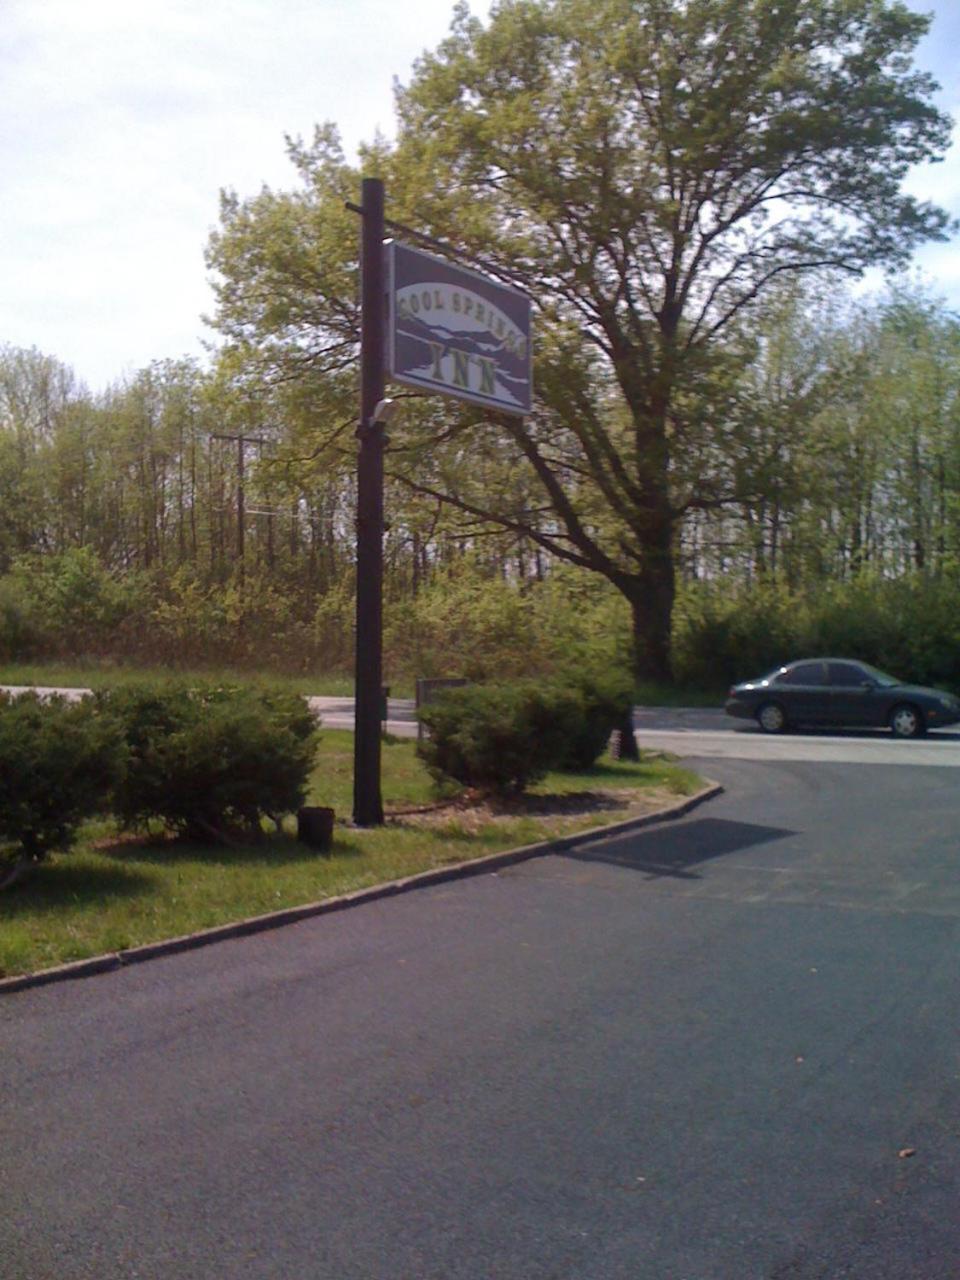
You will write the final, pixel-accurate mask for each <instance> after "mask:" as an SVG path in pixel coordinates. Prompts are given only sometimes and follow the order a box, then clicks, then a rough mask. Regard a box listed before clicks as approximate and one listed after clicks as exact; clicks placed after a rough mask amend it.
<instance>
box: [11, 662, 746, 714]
mask: <svg viewBox="0 0 960 1280" xmlns="http://www.w3.org/2000/svg"><path fill="white" fill-rule="evenodd" d="M171 678H176V679H190V678H195V679H197V680H220V681H223V682H224V683H228V684H251V683H254V684H255V683H258V682H259V681H261V680H262V681H264V682H265V683H269V684H271V685H275V686H279V687H280V688H284V689H289V690H290V691H291V692H293V693H302V694H315V695H317V696H321V697H346V698H352V697H353V679H352V677H350V676H348V675H343V674H336V673H334V674H328V675H321V674H317V675H284V674H282V673H279V672H277V673H274V672H270V673H268V674H266V675H260V674H257V673H253V672H250V671H242V670H236V669H232V668H229V667H225V668H214V667H209V668H206V667H205V668H196V669H184V670H179V669H171V668H170V667H134V666H127V665H125V664H122V663H114V662H97V661H93V660H91V661H89V662H73V663H55V662H53V663H42V662H0V685H4V684H13V685H24V684H25V685H32V684H36V685H54V686H62V687H64V688H87V687H89V686H90V685H94V684H96V685H120V684H131V683H135V682H138V681H142V680H150V681H154V680H160V681H162V680H169V679H171ZM413 691H414V682H413V680H412V679H406V678H403V677H401V678H399V679H397V680H394V681H391V682H390V692H391V695H392V696H393V697H395V698H412V697H413ZM725 696H726V685H724V686H722V687H720V686H718V687H717V688H715V689H696V688H685V687H679V686H675V685H667V684H652V683H644V684H641V685H639V686H638V687H637V694H636V702H637V703H638V704H639V705H641V706H646V707H716V706H720V705H722V703H723V699H724V697H725Z"/></svg>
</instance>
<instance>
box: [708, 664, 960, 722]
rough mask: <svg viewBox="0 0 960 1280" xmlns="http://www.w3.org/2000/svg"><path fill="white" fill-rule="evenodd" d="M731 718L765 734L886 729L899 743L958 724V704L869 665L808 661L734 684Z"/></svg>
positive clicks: (729, 708)
mask: <svg viewBox="0 0 960 1280" xmlns="http://www.w3.org/2000/svg"><path fill="white" fill-rule="evenodd" d="M726 711H727V714H728V715H731V716H739V717H741V718H742V719H745V720H756V722H757V724H759V726H760V728H761V729H762V730H763V731H764V733H783V732H784V731H785V730H787V729H790V728H792V727H793V726H794V725H834V726H836V727H840V726H843V727H846V728H871V729H882V728H884V727H886V728H888V729H889V730H890V731H891V733H893V735H894V736H895V737H897V738H917V737H920V735H921V734H924V733H926V731H927V729H936V728H939V727H940V726H941V725H945V724H956V723H957V721H958V720H960V699H957V698H955V697H954V696H953V694H951V693H942V692H941V691H940V690H939V689H926V688H924V687H923V686H922V685H916V684H903V683H902V682H901V681H900V680H898V679H897V678H896V676H888V675H887V674H886V673H885V672H883V671H878V670H877V669H876V667H871V666H869V665H868V664H867V663H866V662H853V661H851V660H850V659H849V658H804V659H803V660H801V661H798V662H790V663H788V664H787V665H786V666H785V667H778V668H777V669H776V671H771V672H770V674H769V675H768V676H763V677H762V678H761V679H758V680H746V681H744V682H743V683H742V684H735V685H734V686H733V688H732V689H731V690H730V693H729V694H728V696H727V701H726Z"/></svg>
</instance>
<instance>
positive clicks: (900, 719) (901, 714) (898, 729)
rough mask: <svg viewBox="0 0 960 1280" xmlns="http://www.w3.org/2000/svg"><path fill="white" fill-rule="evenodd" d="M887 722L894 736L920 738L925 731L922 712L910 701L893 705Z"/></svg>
mask: <svg viewBox="0 0 960 1280" xmlns="http://www.w3.org/2000/svg"><path fill="white" fill-rule="evenodd" d="M887 723H888V724H889V725H890V732H891V733H892V734H893V736H894V737H895V738H921V737H923V735H924V734H925V733H926V731H927V726H926V724H925V723H924V719H923V712H922V711H921V710H920V708H919V707H915V706H914V705H913V704H912V703H910V702H901V703H899V704H898V705H897V706H895V707H894V708H893V710H892V711H891V712H890V719H889V720H888V722H887Z"/></svg>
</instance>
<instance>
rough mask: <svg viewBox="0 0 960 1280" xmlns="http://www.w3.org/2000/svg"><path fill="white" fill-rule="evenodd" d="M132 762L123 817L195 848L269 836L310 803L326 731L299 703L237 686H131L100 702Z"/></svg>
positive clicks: (121, 794)
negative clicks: (270, 825) (266, 831)
mask: <svg viewBox="0 0 960 1280" xmlns="http://www.w3.org/2000/svg"><path fill="white" fill-rule="evenodd" d="M98 699H99V702H100V704H101V705H102V706H104V707H105V708H107V709H108V710H109V712H110V713H111V714H112V715H113V716H114V717H115V719H116V720H117V721H118V723H119V724H120V726H121V728H122V732H123V735H124V738H125V740H126V743H127V746H128V749H129V756H128V763H127V767H126V770H125V772H124V775H123V777H122V779H121V781H120V783H119V785H118V787H117V789H116V802H115V808H116V812H117V815H118V817H119V818H120V819H121V821H122V822H123V824H124V825H125V826H126V827H128V828H129V827H142V826H143V825H145V824H146V823H148V822H149V821H150V820H151V819H161V820H162V821H163V822H164V823H165V824H166V825H167V826H168V827H169V828H171V829H172V830H174V831H176V832H178V833H180V834H183V835H186V836H188V837H189V838H191V839H195V840H201V841H204V840H207V841H208V840H222V839H224V838H226V836H227V834H228V833H229V832H230V831H231V830H232V829H236V828H243V829H244V830H245V831H246V832H247V833H248V834H249V833H253V832H259V830H260V822H261V819H262V818H263V817H269V818H271V819H273V820H274V821H275V822H279V820H280V817H281V815H282V814H284V813H290V812H292V811H294V810H295V809H297V808H298V807H299V806H300V805H301V804H302V803H303V800H304V796H305V793H306V787H307V781H308V778H309V775H310V770H311V768H312V767H313V761H314V755H315V751H316V728H317V722H316V719H315V717H314V715H313V714H312V712H311V711H310V708H309V707H308V705H307V703H306V701H305V699H303V698H301V697H299V696H298V695H296V694H287V693H282V692H279V691H268V690H263V689H254V688H238V687H230V686H213V685H211V686H207V687H200V688H197V687H187V686H186V685H172V686H162V687H161V686H149V685H139V686H128V687H126V688H123V689H117V690H113V691H110V692H108V693H101V694H99V695H98Z"/></svg>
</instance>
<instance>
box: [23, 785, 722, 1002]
mask: <svg viewBox="0 0 960 1280" xmlns="http://www.w3.org/2000/svg"><path fill="white" fill-rule="evenodd" d="M722 791H723V787H722V786H721V785H720V784H719V783H718V782H711V783H709V784H708V785H707V786H706V787H704V788H703V789H702V790H701V791H698V792H697V793H696V794H695V795H692V796H687V797H686V798H685V799H684V800H681V801H679V802H678V803H677V804H674V805H668V806H667V808H665V809H657V810H656V811H655V812H653V813H644V814H640V815H639V816H638V817H636V818H625V819H624V821H623V822H615V823H613V824H612V825H611V826H608V827H589V828H588V829H587V830H586V831H577V832H575V833H573V834H572V835H569V836H556V837H555V838H554V839H552V840H541V841H538V843H537V844H527V845H521V846H520V847H519V848H517V849H505V850H503V851H502V852H500V853H489V854H486V855H485V856H484V857H482V858H472V859H470V861H468V862H453V863H451V864H450V865H449V866H445V867H432V868H431V869H430V870H429V871H418V872H417V874H416V875H412V876H406V877H405V878H404V879H402V880H388V881H386V883H385V884H378V885H371V887H370V888H368V889H357V890H356V891H355V892H353V893H345V894H342V895H341V896H340V897H337V898H324V899H323V900H322V901H320V902H308V903H304V904H303V905H302V906H299V907H284V908H282V909H281V910H280V911H271V912H269V913H268V914H267V915H262V916H249V917H247V919H245V920H235V921H233V922H232V923H230V924H221V925H216V926H215V927H214V928H212V929H203V930H201V931H200V932H199V933H188V934H184V935H183V936H182V937H179V938H165V939H164V940H163V941H161V942H147V943H145V944H144V945H143V946H140V947H130V948H128V949H127V950H125V951H112V952H109V953H108V954H107V955H102V956H93V957H92V958H91V959H89V960H75V961H73V962H72V963H71V964H61V965H57V966H56V967H55V968H53V969H40V970H39V971H38V972H36V973H24V974H18V975H16V976H15V977H12V978H0V996H4V995H8V994H11V993H12V992H14V991H23V990H26V989H27V988H30V987H45V986H49V985H50V984H51V983H53V982H66V981H68V980H69V979H71V978H87V977H91V976H92V975H93V974H97V973H108V972H110V971H112V970H114V969H123V968H126V967H127V965H133V964H143V963H144V962H145V961H147V960H154V959H156V958H157V957H159V956H169V955H175V954H176V953H177V952H179V951H195V950H197V949H198V948H199V947H207V946H210V945H211V944H212V943H214V942H225V941H227V940H228V939H230V938H242V937H246V936H247V935H249V934H253V933H263V932H264V931H265V930H267V929H279V928H281V927H282V926H283V925H287V924H296V923H297V922H298V921H300V920H309V919H310V918H311V917H313V916H322V915H327V914H330V913H332V912H334V911H345V910H346V909H347V908H349V907H358V906H362V905H363V903H365V902H376V901H378V900H379V899H381V898H392V897H395V896H396V895H397V894H401V893H410V892H411V891H412V890H414V889H423V888H427V887H428V886H430V885H434V884H443V883H444V882H446V881H448V880H465V879H467V878H468V877H469V876H479V875H485V874H488V873H489V872H491V871H499V870H500V868H501V867H512V866H516V864H517V863H520V862H528V861H529V860H530V859H531V858H541V857H544V856H545V855H547V854H551V853H564V852H565V851H566V850H567V849H572V848H574V847H575V846H578V845H582V844H596V843H599V842H600V841H601V840H607V839H610V838H612V837H614V836H620V835H625V834H626V833H628V832H630V831H638V830H639V829H640V828H641V827H649V826H653V825H654V823H657V822H669V821H670V820H672V819H674V818H682V817H683V816H684V814H687V813H689V812H690V810H691V809H695V808H696V807H697V806H698V805H700V804H703V803H704V801H706V800H712V799H713V798H714V796H718V795H720V794H721V793H722Z"/></svg>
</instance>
